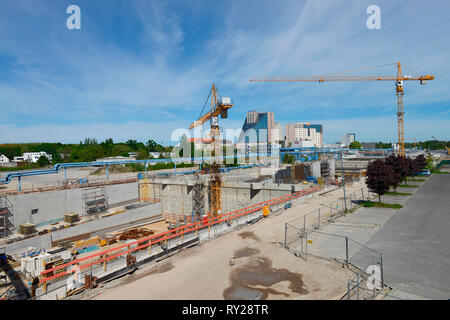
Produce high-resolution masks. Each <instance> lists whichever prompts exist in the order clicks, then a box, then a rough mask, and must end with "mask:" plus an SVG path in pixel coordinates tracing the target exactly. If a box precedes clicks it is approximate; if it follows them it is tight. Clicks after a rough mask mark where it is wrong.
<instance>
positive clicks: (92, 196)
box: [83, 185, 108, 216]
mask: <svg viewBox="0 0 450 320" xmlns="http://www.w3.org/2000/svg"><path fill="white" fill-rule="evenodd" d="M83 208H84V212H85V214H86V215H88V216H90V215H92V214H98V213H102V212H105V211H107V210H108V195H107V194H106V190H105V186H104V185H102V186H97V187H92V188H85V189H83Z"/></svg>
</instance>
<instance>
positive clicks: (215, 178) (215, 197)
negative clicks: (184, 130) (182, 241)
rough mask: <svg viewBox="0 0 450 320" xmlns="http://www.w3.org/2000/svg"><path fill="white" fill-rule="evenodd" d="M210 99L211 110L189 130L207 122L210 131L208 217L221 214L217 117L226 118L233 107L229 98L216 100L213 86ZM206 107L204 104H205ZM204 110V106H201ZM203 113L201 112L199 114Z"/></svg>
mask: <svg viewBox="0 0 450 320" xmlns="http://www.w3.org/2000/svg"><path fill="white" fill-rule="evenodd" d="M210 97H211V108H210V110H209V111H208V112H206V113H205V114H203V115H201V116H200V117H199V118H198V119H197V120H196V121H194V122H193V123H192V124H191V126H190V127H189V129H193V128H195V127H197V126H200V125H203V124H204V123H205V122H206V121H208V120H209V123H210V126H211V131H210V136H211V141H212V146H213V151H214V160H213V163H212V164H211V171H210V184H211V206H210V216H213V217H215V216H217V215H220V214H221V213H222V177H221V174H220V164H221V163H222V158H221V157H222V149H221V143H220V141H221V139H220V128H219V115H220V117H221V118H222V119H226V118H228V109H230V108H231V107H232V106H233V103H232V102H231V98H230V97H219V98H217V90H216V86H215V84H213V85H212V88H211V90H210V92H209V96H208V98H207V99H206V100H208V99H209V98H210ZM205 105H206V103H205ZM203 109H204V106H203ZM202 113H203V110H202V111H201V112H200V114H202Z"/></svg>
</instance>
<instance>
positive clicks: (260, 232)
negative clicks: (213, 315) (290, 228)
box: [93, 182, 363, 300]
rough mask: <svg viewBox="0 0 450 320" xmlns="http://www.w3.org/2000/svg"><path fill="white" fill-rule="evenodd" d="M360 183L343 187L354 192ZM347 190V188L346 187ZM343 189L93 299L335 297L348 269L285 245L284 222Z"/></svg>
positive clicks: (205, 245) (148, 269)
mask: <svg viewBox="0 0 450 320" xmlns="http://www.w3.org/2000/svg"><path fill="white" fill-rule="evenodd" d="M362 187H363V182H359V183H356V184H355V185H353V186H352V187H351V188H348V189H349V190H347V191H356V190H359V189H361V188H362ZM350 189H351V190H350ZM342 195H343V192H342V189H339V190H335V191H332V192H329V193H327V194H326V195H323V196H319V195H318V194H315V195H314V197H313V198H311V199H306V200H304V201H303V202H298V204H297V205H294V206H293V207H292V208H290V209H288V210H286V211H282V213H280V214H278V215H273V216H270V217H268V218H266V219H264V220H262V221H259V222H257V223H255V224H253V225H250V226H245V227H243V228H241V229H240V230H235V231H232V232H230V233H228V234H226V235H223V236H221V237H219V238H217V239H214V240H212V241H210V242H206V243H203V244H202V245H201V246H198V247H194V248H190V249H187V250H185V251H183V252H181V253H179V254H176V255H174V256H172V257H170V258H168V259H166V260H164V261H161V262H158V263H156V264H151V265H149V266H146V267H145V269H142V270H139V271H137V272H135V274H132V275H128V276H126V277H124V278H122V279H117V280H115V281H112V282H110V283H108V284H107V285H105V286H104V287H103V288H102V289H97V290H96V291H95V292H93V294H97V293H98V295H97V296H95V297H93V298H94V299H121V300H122V299H123V300H125V299H141V300H142V299H189V300H202V299H219V300H221V299H239V298H242V297H243V298H245V299H252V298H253V299H265V298H267V299H339V298H340V297H341V296H343V295H344V294H345V292H346V284H347V281H348V280H349V279H350V278H351V276H352V273H351V272H350V271H349V270H347V269H345V268H342V266H341V265H339V264H338V263H336V262H332V261H327V260H324V259H320V258H313V257H308V262H305V261H304V260H302V259H301V258H298V257H296V256H294V255H293V254H292V253H290V252H288V251H287V250H286V249H284V248H283V247H282V246H281V245H280V242H282V241H283V240H284V223H285V222H287V221H290V220H292V219H295V218H297V217H300V216H303V215H304V214H307V213H309V212H311V211H312V210H314V209H317V208H319V207H320V203H329V202H331V201H332V200H336V199H338V198H341V197H342Z"/></svg>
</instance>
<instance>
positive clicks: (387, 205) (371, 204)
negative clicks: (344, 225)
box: [361, 201, 403, 209]
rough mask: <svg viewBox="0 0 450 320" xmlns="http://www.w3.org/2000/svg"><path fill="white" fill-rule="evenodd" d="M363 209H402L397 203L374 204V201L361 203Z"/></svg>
mask: <svg viewBox="0 0 450 320" xmlns="http://www.w3.org/2000/svg"><path fill="white" fill-rule="evenodd" d="M361 205H362V206H363V207H366V208H374V207H375V208H390V209H400V208H403V206H402V205H401V204H398V203H384V202H381V203H379V202H374V201H364V202H362V203H361Z"/></svg>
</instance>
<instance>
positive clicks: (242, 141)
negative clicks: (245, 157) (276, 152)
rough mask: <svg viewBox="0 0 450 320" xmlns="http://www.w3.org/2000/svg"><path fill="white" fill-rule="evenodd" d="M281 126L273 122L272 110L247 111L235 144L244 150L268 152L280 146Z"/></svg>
mask: <svg viewBox="0 0 450 320" xmlns="http://www.w3.org/2000/svg"><path fill="white" fill-rule="evenodd" d="M282 131H283V130H282V127H281V125H280V124H279V123H277V122H274V114H273V112H256V111H249V112H247V116H246V118H245V121H244V125H243V126H242V130H241V133H240V135H239V139H238V141H237V143H236V146H237V147H238V149H240V150H243V151H244V150H245V152H258V153H266V152H267V153H270V152H271V151H272V150H273V149H278V148H279V147H280V145H279V143H280V141H281V140H282V139H283V132H282Z"/></svg>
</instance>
